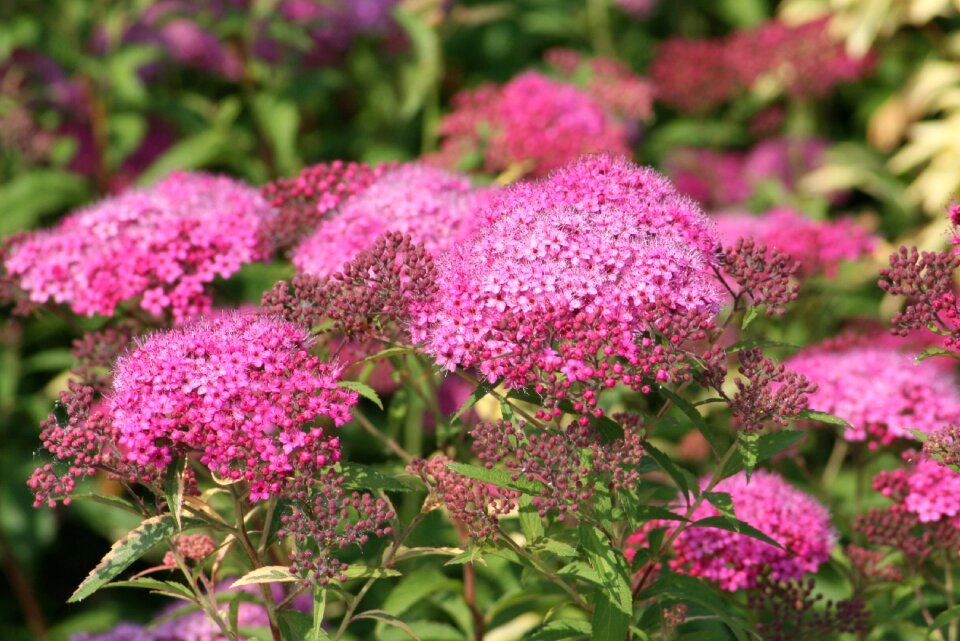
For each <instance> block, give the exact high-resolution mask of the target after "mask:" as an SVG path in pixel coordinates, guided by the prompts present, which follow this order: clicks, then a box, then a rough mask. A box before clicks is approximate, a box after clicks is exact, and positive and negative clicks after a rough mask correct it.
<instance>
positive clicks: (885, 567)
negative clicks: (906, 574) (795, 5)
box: [846, 545, 903, 583]
mask: <svg viewBox="0 0 960 641" xmlns="http://www.w3.org/2000/svg"><path fill="white" fill-rule="evenodd" d="M846 552H847V558H848V559H850V565H851V566H852V567H853V569H854V571H855V572H856V573H857V575H858V576H859V577H860V580H861V582H862V583H865V582H869V581H902V580H903V572H901V571H900V568H898V567H897V566H896V565H893V564H892V563H888V562H886V561H885V560H884V559H885V558H886V556H887V555H886V554H884V553H883V552H881V551H880V550H868V549H867V548H862V547H860V546H859V545H848V546H847V547H846Z"/></svg>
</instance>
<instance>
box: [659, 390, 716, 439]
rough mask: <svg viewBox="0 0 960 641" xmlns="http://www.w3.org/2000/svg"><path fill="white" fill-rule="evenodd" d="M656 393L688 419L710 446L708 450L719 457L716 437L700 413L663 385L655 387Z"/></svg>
mask: <svg viewBox="0 0 960 641" xmlns="http://www.w3.org/2000/svg"><path fill="white" fill-rule="evenodd" d="M657 391H658V392H659V393H660V395H661V396H663V397H664V398H665V399H667V400H669V401H670V402H672V403H673V404H674V405H676V406H677V407H678V408H679V409H680V411H681V412H683V413H684V414H685V415H686V416H687V418H689V419H690V421H691V422H692V423H693V426H694V427H695V428H697V430H699V431H700V433H701V434H703V438H705V439H707V443H709V444H710V448H711V449H712V450H713V452H714V454H716V455H719V454H720V451H721V448H720V443H718V442H717V437H716V436H715V435H714V434H713V431H712V430H711V429H710V427H709V426H708V425H707V422H706V420H704V418H703V416H702V415H701V414H700V412H698V411H697V408H696V407H694V406H693V405H691V404H690V402H689V401H687V399H685V398H683V397H681V396H677V395H676V394H675V393H674V392H673V391H672V390H670V389H669V388H667V387H665V386H663V385H657Z"/></svg>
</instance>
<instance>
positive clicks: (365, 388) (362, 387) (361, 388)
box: [339, 381, 383, 410]
mask: <svg viewBox="0 0 960 641" xmlns="http://www.w3.org/2000/svg"><path fill="white" fill-rule="evenodd" d="M339 385H340V387H342V388H344V389H348V390H351V391H353V392H356V393H357V394H359V395H360V396H362V397H363V398H365V399H367V400H368V401H372V402H373V404H374V405H376V406H377V407H379V408H380V409H381V410H382V409H383V401H381V400H380V396H379V395H378V394H377V393H376V391H374V389H373V388H372V387H370V386H369V385H367V384H366V383H361V382H360V381H340V383H339Z"/></svg>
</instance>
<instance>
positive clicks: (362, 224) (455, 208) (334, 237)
mask: <svg viewBox="0 0 960 641" xmlns="http://www.w3.org/2000/svg"><path fill="white" fill-rule="evenodd" d="M482 194H483V192H481V191H479V190H475V189H473V188H472V186H471V185H470V181H469V180H468V179H467V178H466V177H465V176H462V175H459V174H453V173H450V172H447V171H444V170H442V169H437V168H435V167H428V166H426V165H420V164H416V163H414V164H409V165H402V166H400V167H397V168H395V169H391V170H388V171H386V172H385V173H384V174H383V175H382V176H380V177H379V178H377V179H376V180H374V181H373V183H372V184H370V185H369V186H368V187H367V188H366V189H364V190H363V191H361V192H360V193H359V194H358V195H356V196H353V197H352V198H350V199H349V200H347V201H346V202H345V203H344V204H343V205H342V206H341V207H340V209H339V211H337V212H335V213H333V214H332V215H331V216H330V217H328V218H326V219H325V220H323V221H322V222H320V224H319V225H318V227H317V229H316V230H315V231H314V232H313V234H312V235H310V236H309V237H307V238H306V239H305V240H304V241H303V242H302V243H301V244H300V245H299V246H298V247H297V248H296V249H295V250H294V252H293V256H292V260H293V264H294V265H296V267H297V269H299V270H300V271H301V272H303V273H306V274H310V275H313V276H321V277H325V276H330V275H332V274H335V273H336V272H338V271H340V270H341V269H342V268H343V266H344V264H345V263H347V262H349V261H350V260H352V259H353V258H355V257H356V256H357V255H358V254H360V253H361V252H363V251H365V250H367V249H370V248H371V247H372V246H373V244H374V243H375V242H376V240H377V238H379V237H380V236H382V235H383V234H385V233H387V232H397V233H401V234H404V235H409V236H410V237H411V238H412V239H413V241H414V242H416V243H419V244H422V245H423V246H424V248H425V249H426V250H427V251H428V252H429V253H431V254H433V255H438V254H440V253H442V252H443V251H445V250H447V249H449V248H450V247H452V246H453V245H454V244H455V243H457V242H459V241H460V240H461V239H463V238H464V237H466V236H467V235H468V234H469V233H470V232H472V231H473V230H474V228H475V227H476V226H477V222H478V220H477V218H476V214H475V210H476V208H477V206H478V205H479V204H480V202H481V195H482Z"/></svg>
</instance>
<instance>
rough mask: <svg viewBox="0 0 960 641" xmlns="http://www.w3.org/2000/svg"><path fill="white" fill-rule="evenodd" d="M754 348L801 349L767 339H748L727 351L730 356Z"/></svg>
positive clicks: (738, 342) (735, 344)
mask: <svg viewBox="0 0 960 641" xmlns="http://www.w3.org/2000/svg"><path fill="white" fill-rule="evenodd" d="M754 347H789V348H791V349H800V346H799V345H793V344H791V343H782V342H780V341H770V340H767V339H765V338H748V339H746V340H742V341H737V342H736V343H734V344H733V345H731V346H730V347H728V348H727V349H726V352H727V353H728V354H734V353H736V352H741V351H743V350H745V349H753V348H754Z"/></svg>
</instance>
